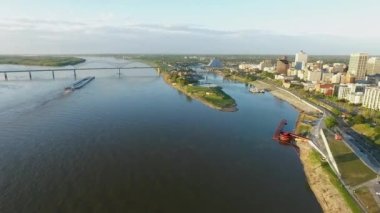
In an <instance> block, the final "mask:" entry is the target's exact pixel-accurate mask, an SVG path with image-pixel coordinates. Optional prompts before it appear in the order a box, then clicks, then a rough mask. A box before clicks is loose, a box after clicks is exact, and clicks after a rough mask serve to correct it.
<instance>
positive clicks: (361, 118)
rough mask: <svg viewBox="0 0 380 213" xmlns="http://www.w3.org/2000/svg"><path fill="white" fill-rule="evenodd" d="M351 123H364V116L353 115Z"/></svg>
mask: <svg viewBox="0 0 380 213" xmlns="http://www.w3.org/2000/svg"><path fill="white" fill-rule="evenodd" d="M352 123H353V124H362V123H365V118H364V116H363V115H355V116H354V117H353V118H352Z"/></svg>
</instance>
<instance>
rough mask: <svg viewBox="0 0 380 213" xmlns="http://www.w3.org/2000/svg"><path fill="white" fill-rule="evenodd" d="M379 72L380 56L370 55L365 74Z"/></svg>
mask: <svg viewBox="0 0 380 213" xmlns="http://www.w3.org/2000/svg"><path fill="white" fill-rule="evenodd" d="M376 74H380V58H379V57H371V58H369V59H368V62H367V75H376Z"/></svg>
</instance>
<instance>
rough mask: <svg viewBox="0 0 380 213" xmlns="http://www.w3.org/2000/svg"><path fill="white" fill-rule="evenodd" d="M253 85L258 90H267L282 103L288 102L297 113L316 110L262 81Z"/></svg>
mask: <svg viewBox="0 0 380 213" xmlns="http://www.w3.org/2000/svg"><path fill="white" fill-rule="evenodd" d="M253 84H254V85H255V86H256V87H257V88H259V89H267V90H269V91H270V93H272V95H273V96H275V97H277V98H279V99H281V100H284V101H286V102H288V103H289V104H291V105H292V106H294V107H295V108H296V109H298V110H299V111H303V112H316V110H315V109H314V108H312V107H310V106H309V105H307V104H305V103H304V102H302V101H301V100H300V99H298V98H296V97H294V96H293V95H290V94H289V93H286V92H284V91H283V90H280V89H278V88H276V87H275V86H272V85H270V84H267V83H265V82H262V81H254V82H253Z"/></svg>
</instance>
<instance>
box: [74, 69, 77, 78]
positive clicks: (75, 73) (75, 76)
mask: <svg viewBox="0 0 380 213" xmlns="http://www.w3.org/2000/svg"><path fill="white" fill-rule="evenodd" d="M74 79H75V80H77V72H76V70H75V69H74Z"/></svg>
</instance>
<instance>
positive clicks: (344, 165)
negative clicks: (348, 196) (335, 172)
mask: <svg viewBox="0 0 380 213" xmlns="http://www.w3.org/2000/svg"><path fill="white" fill-rule="evenodd" d="M325 133H326V137H327V140H328V141H329V144H330V148H331V152H332V154H333V155H334V158H335V161H336V162H337V164H338V168H339V171H340V172H341V174H342V179H343V180H344V181H345V182H346V183H347V184H348V185H350V186H356V185H358V184H360V183H364V182H366V181H368V180H371V179H373V178H375V177H376V174H375V173H374V172H373V171H372V170H371V169H369V168H368V167H367V166H366V165H365V164H364V163H363V162H362V161H361V160H360V159H359V158H358V157H357V156H356V155H355V153H353V152H352V151H351V149H350V148H348V147H347V146H346V144H345V143H344V142H342V141H337V140H335V139H334V135H333V134H332V133H331V132H329V131H325Z"/></svg>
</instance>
